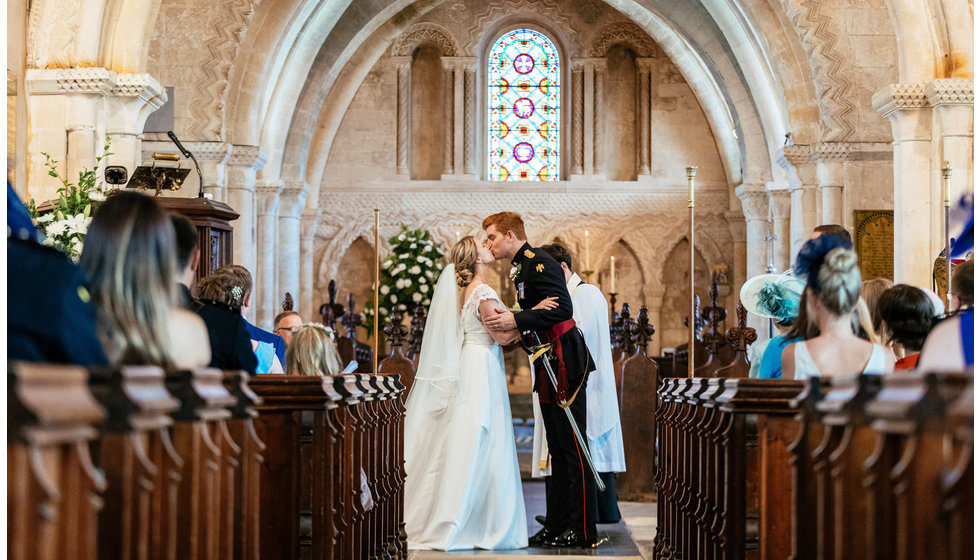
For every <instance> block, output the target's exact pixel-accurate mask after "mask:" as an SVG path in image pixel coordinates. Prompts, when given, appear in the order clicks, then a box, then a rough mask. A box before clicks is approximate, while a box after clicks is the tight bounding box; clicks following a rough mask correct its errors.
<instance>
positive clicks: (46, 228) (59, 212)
mask: <svg viewBox="0 0 980 560" xmlns="http://www.w3.org/2000/svg"><path fill="white" fill-rule="evenodd" d="M41 155H43V156H44V166H45V167H47V168H48V175H50V176H51V177H54V178H56V179H58V180H59V181H61V187H59V188H58V199H57V200H53V201H51V206H52V207H51V209H50V211H49V210H48V209H42V210H40V211H39V210H38V207H37V204H36V203H35V201H34V199H33V198H32V199H30V200H29V201H28V202H27V209H28V211H30V213H31V217H32V218H34V221H35V222H36V223H37V228H38V230H39V231H40V232H41V233H42V234H43V236H44V239H43V240H42V241H41V242H42V243H44V244H45V245H47V246H49V247H54V248H55V249H58V250H60V251H63V252H64V253H65V254H67V255H68V256H69V257H70V258H71V260H73V261H75V262H78V257H80V256H81V254H82V247H83V246H84V243H85V234H86V233H87V232H88V225H89V223H91V222H92V214H94V213H95V211H96V210H97V209H98V207H99V204H101V203H102V201H104V200H105V199H106V197H107V196H109V194H110V193H112V191H114V190H115V188H114V187H109V188H106V187H105V186H104V184H103V182H102V181H98V182H96V178H97V174H96V170H98V169H99V164H100V163H101V162H102V160H103V159H105V158H106V157H107V156H110V155H112V154H111V153H110V152H109V138H108V137H106V143H105V146H104V147H103V148H102V155H100V156H98V157H96V158H95V169H83V170H82V171H80V172H79V173H78V183H77V184H73V183H71V182H69V181H68V179H65V178H63V177H61V175H60V174H59V173H58V168H57V166H58V162H57V161H56V160H54V159H52V158H51V155H50V154H47V153H44V152H42V153H41ZM42 212H43V213H42Z"/></svg>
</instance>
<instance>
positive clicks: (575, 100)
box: [571, 60, 585, 175]
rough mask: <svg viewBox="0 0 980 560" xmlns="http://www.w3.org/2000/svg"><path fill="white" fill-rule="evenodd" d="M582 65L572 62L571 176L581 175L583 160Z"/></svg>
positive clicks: (578, 62) (583, 85)
mask: <svg viewBox="0 0 980 560" xmlns="http://www.w3.org/2000/svg"><path fill="white" fill-rule="evenodd" d="M584 79H585V78H584V73H583V67H582V63H581V62H580V61H577V60H573V61H572V119H571V121H572V141H571V148H572V149H571V153H572V158H571V174H572V175H582V173H583V169H584V167H583V165H584V159H583V154H582V134H583V125H584V123H583V122H582V112H583V110H584V109H585V107H584V106H583V89H584V87H585V82H584Z"/></svg>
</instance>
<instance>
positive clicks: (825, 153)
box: [813, 142, 851, 163]
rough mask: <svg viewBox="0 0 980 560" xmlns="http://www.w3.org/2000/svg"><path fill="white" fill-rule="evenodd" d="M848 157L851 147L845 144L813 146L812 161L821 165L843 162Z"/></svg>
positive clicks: (826, 143)
mask: <svg viewBox="0 0 980 560" xmlns="http://www.w3.org/2000/svg"><path fill="white" fill-rule="evenodd" d="M850 156H851V145H850V144H848V143H846V142H821V143H819V144H814V145H813V159H814V160H816V161H818V162H821V163H831V162H845V161H847V160H849V159H850Z"/></svg>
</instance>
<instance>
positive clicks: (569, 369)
mask: <svg viewBox="0 0 980 560" xmlns="http://www.w3.org/2000/svg"><path fill="white" fill-rule="evenodd" d="M483 229H484V230H486V232H487V241H486V247H487V248H488V249H490V252H491V253H493V256H494V258H496V259H497V260H508V261H511V264H512V265H513V267H514V268H512V269H511V278H512V279H513V280H514V284H515V285H516V286H517V302H518V303H519V304H520V306H521V311H518V312H517V313H514V312H511V311H509V310H497V312H496V315H495V316H493V317H488V318H484V324H485V325H486V326H487V328H489V329H492V330H500V331H508V330H512V329H515V328H516V329H518V332H519V333H520V335H521V341H522V345H523V346H524V347H525V348H530V347H531V346H534V345H536V344H538V343H539V341H540V343H550V344H551V345H552V351H551V352H549V353H548V354H545V355H544V356H542V357H541V358H539V359H538V361H537V362H535V375H534V390H535V391H536V392H537V393H538V400H539V401H540V403H541V415H542V417H543V420H544V428H545V437H547V439H548V448H549V449H550V450H551V460H552V477H553V481H552V482H553V488H554V490H555V491H554V492H548V495H547V500H548V503H547V511H548V516H547V525H546V526H545V527H544V528H543V529H541V530H540V531H539V532H538V533H537V534H535V535H534V536H532V537H531V538H530V539H528V543H529V544H530V545H532V546H534V545H544V546H547V547H571V546H576V547H594V546H596V544H597V543H598V539H597V534H596V528H595V512H596V486H595V479H594V478H593V475H592V472H591V470H589V467H588V464H587V463H586V462H585V458H584V457H583V455H582V452H583V451H585V450H582V449H579V445H578V442H577V441H576V439H575V435H574V432H572V427H571V425H570V424H569V421H568V417H567V416H566V414H565V412H564V411H563V410H562V408H561V407H560V406H559V405H558V403H559V402H560V401H565V402H566V403H570V407H569V409H570V410H571V411H572V416H573V417H574V418H575V421H576V423H577V424H578V428H579V431H580V432H581V433H583V434H584V433H587V430H586V424H585V418H586V410H587V407H586V396H585V385H586V381H587V379H588V374H589V372H591V371H593V370H594V369H595V363H594V362H593V361H592V357H591V356H590V355H589V350H588V348H587V347H586V346H585V339H584V338H583V337H582V332H581V331H580V330H579V329H578V328H576V326H575V321H574V320H573V319H572V299H571V297H570V296H569V295H568V288H567V286H566V284H565V275H564V273H563V272H562V269H561V265H559V264H558V262H557V261H555V259H553V258H551V256H550V255H548V253H546V252H545V251H542V250H539V249H532V248H531V246H530V245H529V244H528V243H527V235H525V233H524V221H523V220H522V219H521V216H520V214H517V213H515V212H500V213H498V214H494V215H492V216H490V217H488V218H487V219H485V220H483ZM552 296H554V297H557V298H558V299H557V303H558V307H557V308H555V309H551V310H546V309H532V307H533V306H534V305H536V304H537V303H538V302H540V301H541V300H543V299H544V298H547V297H552ZM535 335H536V336H535ZM545 359H550V360H551V365H552V370H554V372H555V377H556V378H557V381H558V390H557V394H556V391H555V389H554V388H553V387H552V385H551V381H550V380H549V379H548V374H547V372H546V370H545V368H544V366H543V365H542V362H541V360H545Z"/></svg>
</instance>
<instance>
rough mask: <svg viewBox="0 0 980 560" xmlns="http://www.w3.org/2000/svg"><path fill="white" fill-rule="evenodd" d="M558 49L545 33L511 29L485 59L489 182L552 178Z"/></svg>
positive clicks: (555, 158) (556, 145) (556, 150)
mask: <svg viewBox="0 0 980 560" xmlns="http://www.w3.org/2000/svg"><path fill="white" fill-rule="evenodd" d="M560 76H561V72H560V66H559V60H558V50H557V49H556V48H555V45H554V43H552V42H551V40H550V39H548V38H547V37H545V36H544V35H542V34H540V33H538V32H537V31H532V30H530V29H515V30H514V31H510V32H508V33H506V34H504V35H503V36H502V37H500V38H499V39H497V41H496V42H495V43H494V44H493V47H492V48H491V50H490V58H489V60H488V63H487V86H488V89H489V91H488V94H489V96H488V98H487V99H488V102H487V109H488V112H489V126H488V131H487V132H488V137H489V142H488V143H487V145H488V148H489V150H488V165H487V170H488V174H489V179H490V180H491V181H557V180H558V179H559V170H560V169H561V168H560V167H559V164H558V162H559V160H558V157H559V155H560V150H559V145H560V144H559V142H558V132H559V129H558V123H559V122H560V121H559V111H558V101H559V99H560V96H559V89H558V86H559V81H560V80H559V77H560Z"/></svg>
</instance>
